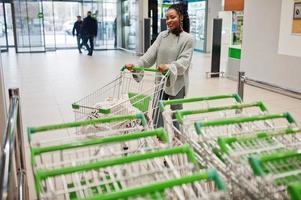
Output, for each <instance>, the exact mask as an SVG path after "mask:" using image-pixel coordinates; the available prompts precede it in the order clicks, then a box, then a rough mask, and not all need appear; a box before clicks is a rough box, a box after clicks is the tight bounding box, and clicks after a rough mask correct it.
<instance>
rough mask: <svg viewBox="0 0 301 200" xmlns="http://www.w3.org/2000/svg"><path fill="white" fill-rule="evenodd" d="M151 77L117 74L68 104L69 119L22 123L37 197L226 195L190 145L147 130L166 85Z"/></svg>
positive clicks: (215, 174) (213, 172) (215, 175)
mask: <svg viewBox="0 0 301 200" xmlns="http://www.w3.org/2000/svg"><path fill="white" fill-rule="evenodd" d="M136 70H137V69H136ZM153 74H154V73H153V71H150V73H149V77H150V79H148V74H147V73H146V72H144V74H142V73H141V71H139V73H128V72H122V73H121V76H120V77H119V78H117V79H116V80H115V81H113V82H112V83H110V84H108V85H106V86H105V87H103V88H101V89H100V90H98V91H96V92H94V93H93V94H92V95H89V96H88V97H86V98H83V99H82V100H81V101H79V102H77V103H75V104H73V108H74V109H75V111H76V121H75V122H70V123H63V124H54V125H47V126H40V127H31V128H28V140H29V142H30V151H31V164H32V168H33V174H34V179H35V189H36V192H37V197H38V199H183V200H184V199H227V198H228V197H229V196H228V193H227V192H226V185H225V183H224V182H223V180H222V179H221V177H220V176H219V173H218V172H217V170H216V169H214V168H207V167H204V166H202V165H200V164H199V163H200V159H199V157H198V155H197V154H196V153H195V152H194V150H193V148H192V147H191V146H190V145H189V144H186V143H185V142H184V141H181V140H179V139H178V138H175V137H173V138H171V137H170V136H169V134H168V133H167V132H166V131H165V130H164V129H163V128H156V129H155V128H153V124H154V122H153V120H152V119H153V116H156V115H157V113H159V109H158V105H159V102H158V101H159V99H160V97H159V96H160V95H161V92H162V89H163V86H164V82H165V80H164V77H165V76H160V75H158V76H154V75H153ZM132 76H134V77H132ZM142 76H143V79H142V80H141V78H142ZM161 79H163V80H161ZM133 80H134V81H133ZM154 83H155V84H154ZM106 95H107V96H106Z"/></svg>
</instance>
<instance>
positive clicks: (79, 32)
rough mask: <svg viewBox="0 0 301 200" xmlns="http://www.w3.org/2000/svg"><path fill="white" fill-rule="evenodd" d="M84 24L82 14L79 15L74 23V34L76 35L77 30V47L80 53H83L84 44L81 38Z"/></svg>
mask: <svg viewBox="0 0 301 200" xmlns="http://www.w3.org/2000/svg"><path fill="white" fill-rule="evenodd" d="M82 24H83V21H82V18H81V16H77V21H76V22H75V23H74V25H73V29H72V35H73V36H75V32H76V38H77V47H78V51H79V53H82V51H81V48H82V46H83V44H82V43H80V40H81V39H82V30H81V29H82Z"/></svg>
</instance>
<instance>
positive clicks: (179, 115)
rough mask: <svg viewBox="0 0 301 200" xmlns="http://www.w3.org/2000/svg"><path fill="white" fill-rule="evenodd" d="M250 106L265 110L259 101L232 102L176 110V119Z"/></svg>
mask: <svg viewBox="0 0 301 200" xmlns="http://www.w3.org/2000/svg"><path fill="white" fill-rule="evenodd" d="M251 107H258V108H259V109H260V111H262V112H266V111H267V108H266V106H265V105H264V103H263V102H260V101H259V102H255V103H247V104H234V105H228V106H221V107H211V108H208V109H200V110H179V111H176V119H177V121H178V122H179V123H183V121H184V116H187V115H195V114H202V113H210V112H218V111H225V110H236V109H243V108H251Z"/></svg>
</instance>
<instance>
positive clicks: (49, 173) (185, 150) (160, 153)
mask: <svg viewBox="0 0 301 200" xmlns="http://www.w3.org/2000/svg"><path fill="white" fill-rule="evenodd" d="M174 154H186V155H187V157H188V160H189V161H190V162H191V163H193V164H195V165H197V163H198V162H197V159H196V157H195V155H194V151H193V150H192V148H191V147H190V146H189V145H187V144H186V145H183V146H180V147H174V148H170V149H161V150H157V151H153V152H147V153H139V154H134V155H129V156H126V157H121V158H115V159H111V160H102V161H97V162H93V163H87V164H82V165H78V166H71V167H64V168H58V169H53V170H42V169H41V170H37V171H36V173H35V180H36V189H37V191H38V193H40V192H41V189H42V184H41V180H44V179H46V178H48V177H53V176H59V175H64V174H71V173H75V172H83V171H88V170H93V169H99V168H105V167H109V166H114V165H121V164H127V163H132V162H136V161H141V160H146V159H151V158H157V157H164V156H168V155H174Z"/></svg>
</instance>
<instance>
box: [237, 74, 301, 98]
mask: <svg viewBox="0 0 301 200" xmlns="http://www.w3.org/2000/svg"><path fill="white" fill-rule="evenodd" d="M245 84H247V85H251V86H254V87H258V88H261V89H264V90H268V91H271V92H275V93H278V94H281V95H285V96H288V97H291V98H295V99H299V100H301V93H298V92H294V91H291V90H288V89H284V88H281V87H277V86H274V85H271V84H268V83H264V82H259V81H255V80H252V79H250V78H248V77H247V76H246V74H245V72H241V71H239V72H238V86H237V93H238V95H239V96H240V98H241V99H242V100H243V98H244V86H245Z"/></svg>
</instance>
